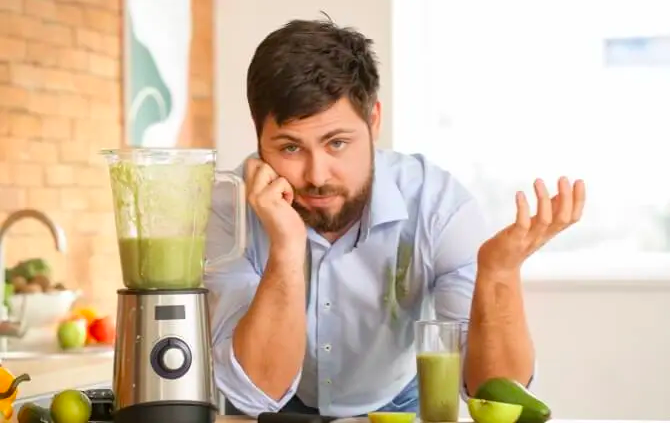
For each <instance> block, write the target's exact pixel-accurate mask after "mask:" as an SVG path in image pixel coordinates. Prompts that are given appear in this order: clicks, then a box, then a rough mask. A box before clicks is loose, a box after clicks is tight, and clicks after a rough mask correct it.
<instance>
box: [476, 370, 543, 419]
mask: <svg viewBox="0 0 670 425" xmlns="http://www.w3.org/2000/svg"><path fill="white" fill-rule="evenodd" d="M474 398H476V399H480V400H488V401H497V402H500V403H508V404H518V405H521V406H523V409H522V411H521V415H520V416H519V419H518V420H517V422H533V423H542V422H546V421H548V420H549V419H551V410H550V409H549V407H548V406H547V405H546V404H545V403H544V402H542V401H541V400H539V399H538V398H537V397H535V396H534V395H533V394H531V393H530V391H528V390H527V389H526V387H524V386H523V385H521V384H520V383H519V382H516V381H514V380H512V379H507V378H491V379H489V380H487V381H486V382H484V383H483V384H482V385H480V386H479V388H477V391H476V392H475V395H474Z"/></svg>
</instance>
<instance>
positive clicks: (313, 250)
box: [206, 20, 585, 417]
mask: <svg viewBox="0 0 670 425" xmlns="http://www.w3.org/2000/svg"><path fill="white" fill-rule="evenodd" d="M378 88H379V75H378V71H377V65H376V60H375V57H374V54H373V52H372V50H371V41H370V40H368V39H366V38H365V37H364V36H363V35H361V34H359V33H357V32H355V31H353V30H350V29H342V28H339V27H337V26H335V25H334V24H333V23H331V22H316V21H299V20H298V21H292V22H290V23H288V24H287V25H285V26H284V27H282V28H280V29H278V30H277V31H275V32H273V33H271V34H270V35H269V36H267V38H266V39H265V40H263V42H262V43H261V44H260V45H259V46H258V48H257V50H256V52H255V55H254V57H253V59H252V61H251V64H250V66H249V72H248V80H247V94H248V101H249V106H250V109H251V114H252V117H253V120H254V123H255V126H256V132H257V136H258V154H257V155H253V156H252V157H250V158H249V159H248V160H247V161H245V163H244V164H242V165H241V166H240V168H239V169H238V170H237V172H239V174H240V175H241V176H242V175H243V176H244V179H245V183H246V184H245V186H246V196H247V202H248V204H247V205H248V206H249V208H248V214H247V225H248V229H247V230H248V232H247V233H248V235H249V236H248V238H249V239H248V240H247V249H246V252H245V255H244V257H243V258H241V259H239V260H238V261H236V262H234V263H233V264H229V265H227V266H225V267H221V268H219V269H218V270H216V271H213V272H209V273H207V274H206V285H207V286H208V288H209V289H210V290H211V292H212V301H213V302H212V306H211V308H212V328H213V330H212V332H213V350H214V359H215V360H214V362H215V376H216V382H217V385H218V387H219V388H220V389H221V390H222V391H223V393H224V395H225V396H226V398H227V400H228V401H229V404H228V408H231V409H233V410H234V411H239V412H242V413H244V414H247V415H251V416H256V415H258V414H259V413H261V412H264V411H292V412H307V413H309V412H312V413H321V414H323V415H333V416H338V417H344V416H354V415H361V414H365V413H366V412H370V411H375V410H386V411H416V410H417V406H418V404H417V397H418V394H417V383H416V363H415V351H414V333H413V324H414V322H415V321H416V320H419V319H424V318H430V317H432V314H435V315H436V316H437V317H438V318H441V319H447V320H455V321H465V322H469V325H468V328H467V338H466V340H465V342H464V344H463V355H464V357H463V358H464V365H463V374H462V377H463V379H462V381H463V390H462V394H463V397H467V396H468V395H471V394H472V392H473V391H474V390H475V389H476V388H477V387H478V386H479V385H480V384H481V383H482V382H484V381H485V380H486V379H488V378H491V377H494V376H504V377H508V378H511V379H514V380H516V381H518V382H520V383H522V384H523V385H528V384H529V383H530V382H531V380H532V378H533V373H534V365H535V354H534V350H533V344H532V341H531V336H530V335H529V331H528V326H527V323H526V318H525V314H524V307H523V299H522V286H521V280H520V269H521V266H522V263H523V262H524V260H525V259H526V258H528V256H529V255H531V254H532V253H533V252H535V251H536V250H537V249H539V248H540V247H541V246H542V245H544V244H545V243H546V242H547V241H549V240H550V239H551V238H552V237H553V236H555V235H556V234H557V233H559V232H561V231H563V230H564V229H566V228H567V227H568V226H569V225H571V224H572V223H575V222H576V221H578V220H579V219H580V216H581V213H582V208H583V205H584V197H585V194H584V192H585V189H584V184H583V182H581V181H577V182H576V183H575V184H574V187H571V186H570V183H569V182H568V180H567V179H565V178H561V179H560V180H559V182H558V194H557V195H556V196H555V197H553V198H550V197H549V194H548V191H547V189H546V187H545V185H544V184H543V183H542V181H540V180H538V181H536V183H535V192H536V197H537V203H538V211H537V215H535V216H534V217H530V214H529V205H528V202H527V200H526V198H525V196H524V194H523V193H518V194H517V196H516V204H517V210H518V212H517V217H516V221H515V223H513V224H511V225H510V226H509V227H507V228H505V229H503V230H502V231H500V232H498V233H497V234H495V235H494V236H493V237H492V238H491V239H488V240H486V241H485V242H483V241H484V239H485V238H486V236H487V234H486V231H485V223H484V220H483V218H482V213H481V211H480V209H479V207H478V205H477V203H476V201H475V199H474V198H473V197H472V196H471V195H470V193H469V192H468V191H467V190H466V189H465V188H464V187H463V186H462V185H460V184H459V183H458V182H457V181H456V180H455V179H454V177H453V176H451V175H450V174H449V173H448V172H446V171H444V170H442V169H440V168H438V167H436V166H435V165H433V164H431V163H430V162H429V161H427V160H426V158H424V157H423V156H421V155H413V156H410V155H402V154H399V153H394V152H390V151H383V150H378V149H375V148H374V142H375V141H376V140H377V138H378V135H379V127H380V122H381V116H382V115H381V105H380V102H379V101H378V99H377V91H378ZM436 143H437V141H436ZM230 201H231V199H230V197H225V196H222V197H215V198H214V201H213V203H214V205H213V214H212V217H211V221H210V228H209V233H208V248H207V249H208V256H209V257H215V256H217V255H219V254H221V253H223V252H222V251H223V250H225V249H224V248H225V247H226V246H229V245H230V238H231V234H232V229H231V227H230V222H231V217H230V207H231V205H230ZM482 242H483V243H482ZM399 276H404V278H399ZM228 413H230V411H228Z"/></svg>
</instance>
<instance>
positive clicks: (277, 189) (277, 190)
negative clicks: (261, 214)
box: [260, 177, 293, 204]
mask: <svg viewBox="0 0 670 425" xmlns="http://www.w3.org/2000/svg"><path fill="white" fill-rule="evenodd" d="M260 197H261V198H269V199H271V200H274V201H277V200H284V201H286V202H288V203H289V204H290V203H292V202H293V187H292V186H291V184H290V183H289V182H288V180H286V179H285V178H284V177H278V178H277V179H275V180H274V181H273V182H272V183H270V184H269V185H268V186H267V187H266V188H265V189H264V190H263V191H262V192H261V194H260Z"/></svg>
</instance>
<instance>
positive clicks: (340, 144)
mask: <svg viewBox="0 0 670 425" xmlns="http://www.w3.org/2000/svg"><path fill="white" fill-rule="evenodd" d="M328 144H329V145H330V147H331V148H333V149H335V150H336V151H339V150H341V149H343V148H344V147H345V146H346V144H347V143H346V142H345V141H344V140H339V139H335V140H331V141H330V142H328Z"/></svg>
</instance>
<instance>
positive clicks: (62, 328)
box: [58, 319, 87, 350]
mask: <svg viewBox="0 0 670 425" xmlns="http://www.w3.org/2000/svg"><path fill="white" fill-rule="evenodd" d="M86 336H87V329H86V322H85V321H84V320H79V319H77V320H65V321H64V322H62V323H61V324H60V325H58V344H59V345H60V347H61V348H62V349H64V350H68V349H72V348H81V347H83V346H85V345H86Z"/></svg>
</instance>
